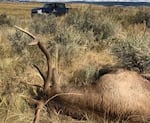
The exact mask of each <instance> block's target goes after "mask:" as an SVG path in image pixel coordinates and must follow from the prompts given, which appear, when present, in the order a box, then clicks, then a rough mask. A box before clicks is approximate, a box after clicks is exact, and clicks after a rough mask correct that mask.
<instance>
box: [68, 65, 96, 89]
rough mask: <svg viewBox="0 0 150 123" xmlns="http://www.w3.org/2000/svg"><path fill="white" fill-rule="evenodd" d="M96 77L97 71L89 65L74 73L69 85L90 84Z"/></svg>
mask: <svg viewBox="0 0 150 123" xmlns="http://www.w3.org/2000/svg"><path fill="white" fill-rule="evenodd" d="M97 76H98V71H97V69H96V68H95V67H94V66H90V65H89V66H87V67H86V68H84V69H81V70H77V71H75V72H74V74H73V76H72V78H71V80H70V83H72V84H75V85H76V86H83V85H88V84H92V83H93V82H95V81H96V79H97Z"/></svg>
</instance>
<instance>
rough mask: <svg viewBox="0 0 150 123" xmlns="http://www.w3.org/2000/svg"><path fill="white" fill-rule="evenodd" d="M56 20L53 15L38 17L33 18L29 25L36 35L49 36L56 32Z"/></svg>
mask: <svg viewBox="0 0 150 123" xmlns="http://www.w3.org/2000/svg"><path fill="white" fill-rule="evenodd" d="M56 21H57V18H56V16H54V15H48V16H45V15H40V16H37V17H34V18H33V20H32V24H31V30H33V31H34V32H35V33H36V34H49V33H55V32H56V26H57V23H56Z"/></svg>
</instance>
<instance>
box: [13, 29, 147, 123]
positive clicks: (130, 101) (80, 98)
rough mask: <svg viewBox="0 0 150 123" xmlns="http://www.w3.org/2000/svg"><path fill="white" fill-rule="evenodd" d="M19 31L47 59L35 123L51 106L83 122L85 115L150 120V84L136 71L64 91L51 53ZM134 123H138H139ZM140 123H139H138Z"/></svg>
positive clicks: (115, 73) (120, 72)
mask: <svg viewBox="0 0 150 123" xmlns="http://www.w3.org/2000/svg"><path fill="white" fill-rule="evenodd" d="M16 28H17V29H19V30H21V31H23V32H24V33H26V34H27V35H29V36H30V37H31V38H32V39H33V40H34V41H33V42H31V43H30V45H37V46H38V47H39V49H40V50H41V51H42V52H43V54H44V55H45V56H46V60H47V69H48V70H47V75H46V76H45V75H44V74H43V73H42V72H41V71H40V69H39V68H38V67H37V66H36V68H37V69H38V71H39V73H40V75H41V76H42V78H43V80H44V84H43V87H42V88H43V97H41V100H35V99H30V100H31V101H32V102H33V103H35V104H37V110H36V115H35V119H34V122H35V123H38V122H39V120H40V110H41V109H42V108H43V106H45V105H47V106H48V108H49V109H52V107H53V108H55V110H56V111H60V110H61V111H62V113H64V114H67V115H71V116H73V117H75V118H82V116H84V114H83V112H84V111H85V112H87V113H89V114H91V116H93V117H101V116H104V115H107V116H109V117H114V118H116V117H119V118H123V117H124V116H130V117H132V116H133V117H137V118H135V119H136V120H137V121H139V122H144V121H146V120H148V119H149V118H150V81H149V80H147V79H145V78H144V77H142V76H141V75H140V74H138V73H137V72H134V71H128V70H124V69H118V70H116V71H111V72H109V73H107V74H104V75H103V76H101V77H100V78H99V79H98V80H97V81H96V82H94V83H93V84H92V85H89V86H85V87H82V88H75V87H70V86H66V87H63V88H61V86H60V80H59V75H58V73H57V70H56V69H55V68H52V65H51V59H50V56H49V54H48V52H47V50H46V49H45V48H44V47H43V45H42V44H41V43H40V41H39V40H38V39H37V38H36V36H34V35H32V34H31V33H29V32H28V31H26V30H23V29H22V28H20V27H17V26H16ZM135 119H134V120H135ZM137 121H136V122H137Z"/></svg>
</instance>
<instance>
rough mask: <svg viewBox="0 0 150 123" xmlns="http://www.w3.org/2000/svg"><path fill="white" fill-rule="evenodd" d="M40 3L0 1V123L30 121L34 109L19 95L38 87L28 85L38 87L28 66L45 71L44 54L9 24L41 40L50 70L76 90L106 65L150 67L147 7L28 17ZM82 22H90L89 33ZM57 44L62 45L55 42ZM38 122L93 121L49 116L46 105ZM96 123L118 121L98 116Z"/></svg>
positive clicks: (86, 8) (76, 9)
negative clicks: (49, 61)
mask: <svg viewBox="0 0 150 123" xmlns="http://www.w3.org/2000/svg"><path fill="white" fill-rule="evenodd" d="M42 5H43V3H19V2H17V3H15V2H13V3H12V2H0V15H3V14H5V15H6V16H7V18H6V20H5V18H4V22H1V20H2V19H3V18H2V19H1V18H0V19H1V20H0V123H31V122H32V121H33V118H34V109H35V106H34V105H32V104H30V103H29V101H28V100H26V99H24V98H22V97H30V96H33V97H35V96H37V89H36V88H35V87H31V86H30V85H31V84H39V85H42V82H41V78H40V76H39V74H38V73H37V71H36V70H35V69H34V68H33V66H32V64H34V63H35V64H38V65H39V66H40V67H41V68H43V71H44V72H45V69H46V67H45V60H44V57H43V54H41V53H40V52H39V49H37V48H31V47H29V46H28V45H27V42H29V41H30V38H29V37H28V36H27V35H24V34H22V33H21V32H19V31H17V30H16V29H15V28H14V25H18V26H20V27H22V28H25V29H26V30H29V31H31V32H32V33H33V34H35V35H36V36H37V37H39V38H40V39H42V40H41V42H42V43H43V44H44V45H45V46H46V47H47V48H48V50H49V52H50V51H51V52H50V53H51V56H52V62H53V66H55V67H56V68H57V69H58V71H59V72H60V73H62V85H66V84H73V85H74V86H77V87H78V86H79V87H81V86H83V85H86V84H89V83H91V81H93V76H94V77H95V74H96V72H98V70H99V69H101V68H103V67H106V66H107V67H108V66H109V67H124V68H130V69H134V70H137V71H139V69H140V68H141V67H142V69H143V71H142V72H143V73H149V72H150V64H146V63H149V59H150V49H149V47H150V30H149V28H150V9H149V8H145V7H141V8H135V7H130V8H128V7H126V8H120V7H110V8H109V7H102V6H96V5H85V4H67V7H70V8H73V9H72V12H71V13H69V14H68V15H65V16H62V17H58V18H57V17H54V16H53V15H52V16H50V17H49V18H46V19H45V18H44V19H43V18H42V19H40V18H31V9H32V8H34V7H40V6H42ZM140 12H142V13H140ZM137 13H138V14H137ZM143 15H144V16H143ZM0 17H1V16H0ZM141 18H144V19H145V18H148V19H149V20H148V19H147V20H148V21H147V20H146V19H145V20H141ZM7 19H8V21H7ZM9 21H10V23H9ZM1 23H2V24H1ZM87 23H88V24H91V26H92V29H89V28H90V27H88V24H87ZM86 24H87V25H86ZM94 29H95V30H97V32H94ZM99 30H100V31H99ZM101 32H102V33H101ZM59 39H60V40H59ZM61 41H62V42H64V44H65V45H64V44H63V43H62V44H59V43H61ZM128 44H130V46H131V47H128V46H129V45H128ZM52 46H53V47H52ZM57 46H59V48H58V47H57ZM51 47H52V48H51ZM55 48H56V49H55ZM57 48H58V49H57ZM67 48H68V49H67ZM115 51H116V52H115ZM119 53H120V54H119ZM134 56H135V57H134ZM133 59H134V60H135V61H137V63H138V65H140V68H139V66H138V65H137V64H136V62H134V61H133ZM94 80H95V78H94ZM87 119H88V117H87ZM41 123H97V122H96V121H94V120H93V119H88V120H86V121H84V120H83V121H78V120H75V119H72V118H71V117H68V116H64V115H61V114H59V113H56V112H54V113H52V114H51V117H49V114H48V113H47V108H46V107H45V109H43V111H42V113H41ZM101 123H119V121H117V120H116V121H108V120H107V119H105V118H102V121H101ZM120 123H127V121H121V122H120Z"/></svg>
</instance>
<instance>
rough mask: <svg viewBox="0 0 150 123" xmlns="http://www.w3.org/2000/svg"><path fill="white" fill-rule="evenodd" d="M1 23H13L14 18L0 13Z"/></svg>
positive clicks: (9, 24)
mask: <svg viewBox="0 0 150 123" xmlns="http://www.w3.org/2000/svg"><path fill="white" fill-rule="evenodd" d="M1 25H8V26H11V25H12V20H11V18H9V17H8V16H7V15H6V14H0V26H1Z"/></svg>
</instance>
